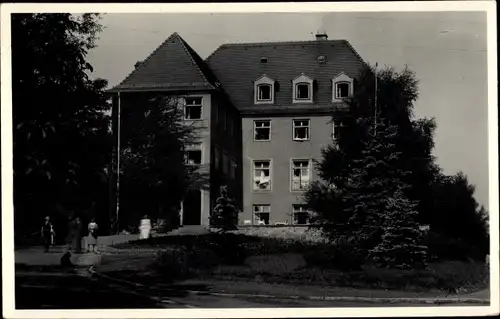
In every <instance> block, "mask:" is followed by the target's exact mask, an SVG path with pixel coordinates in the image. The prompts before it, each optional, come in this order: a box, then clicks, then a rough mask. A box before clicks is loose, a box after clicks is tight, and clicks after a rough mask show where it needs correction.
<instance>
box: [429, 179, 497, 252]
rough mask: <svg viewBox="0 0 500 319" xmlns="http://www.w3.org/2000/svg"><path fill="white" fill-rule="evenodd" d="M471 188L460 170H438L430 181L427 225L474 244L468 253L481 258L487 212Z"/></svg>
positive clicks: (486, 234) (486, 237) (486, 240)
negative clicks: (430, 216)
mask: <svg viewBox="0 0 500 319" xmlns="http://www.w3.org/2000/svg"><path fill="white" fill-rule="evenodd" d="M474 191H475V187H474V186H473V185H472V184H470V183H469V181H468V179H467V176H466V175H465V174H463V173H462V172H459V173H457V174H455V175H452V176H447V175H444V174H441V175H440V176H439V178H438V180H437V181H436V182H435V183H434V184H433V192H432V200H433V206H432V219H431V221H430V226H431V227H430V228H431V230H432V231H433V232H436V233H439V234H442V235H444V236H446V237H448V238H454V239H461V240H463V242H464V243H467V244H468V245H471V246H472V247H475V249H474V251H475V252H473V253H472V252H471V253H472V254H473V255H472V256H470V257H474V258H478V259H482V260H484V257H485V255H486V254H488V253H489V226H488V212H487V211H486V209H485V208H484V207H483V206H480V205H479V204H478V203H477V201H476V200H475V198H474Z"/></svg>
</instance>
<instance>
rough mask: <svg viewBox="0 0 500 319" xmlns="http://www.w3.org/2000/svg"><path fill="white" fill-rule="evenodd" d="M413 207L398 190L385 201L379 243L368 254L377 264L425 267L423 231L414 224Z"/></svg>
mask: <svg viewBox="0 0 500 319" xmlns="http://www.w3.org/2000/svg"><path fill="white" fill-rule="evenodd" d="M416 206H417V203H416V202H415V201H411V200H409V199H408V198H406V196H405V195H404V194H403V191H402V189H398V190H396V192H395V193H394V195H393V196H392V197H390V198H388V199H387V203H386V208H385V211H384V218H383V223H382V225H383V231H384V232H383V235H382V241H381V242H380V243H379V244H378V245H377V246H376V247H375V248H373V249H372V250H370V254H369V255H370V257H371V259H372V260H373V261H374V262H375V263H376V264H377V265H379V266H381V267H391V268H399V269H412V268H420V267H425V265H426V259H427V247H426V246H425V245H424V244H422V240H423V232H422V230H421V229H420V226H419V224H418V223H417V222H416V218H417V215H418V213H417V211H416V209H415V208H416Z"/></svg>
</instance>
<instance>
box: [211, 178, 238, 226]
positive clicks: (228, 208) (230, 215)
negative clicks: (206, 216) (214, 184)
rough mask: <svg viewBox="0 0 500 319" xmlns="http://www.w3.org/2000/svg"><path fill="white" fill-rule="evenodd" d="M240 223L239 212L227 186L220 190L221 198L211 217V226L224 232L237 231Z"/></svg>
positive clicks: (218, 199)
mask: <svg viewBox="0 0 500 319" xmlns="http://www.w3.org/2000/svg"><path fill="white" fill-rule="evenodd" d="M237 222H238V211H237V210H236V207H235V206H234V204H233V201H232V200H231V199H230V198H229V197H228V194H227V186H222V187H221V188H220V197H219V198H217V201H216V205H215V207H214V209H213V211H212V214H211V216H210V225H211V226H212V227H214V228H218V229H220V230H221V231H222V232H225V231H228V230H235V229H236V225H237Z"/></svg>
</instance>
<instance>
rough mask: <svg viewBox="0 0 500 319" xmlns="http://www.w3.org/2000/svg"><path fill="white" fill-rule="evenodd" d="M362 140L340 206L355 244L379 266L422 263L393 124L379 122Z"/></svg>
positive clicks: (413, 204)
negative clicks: (345, 215) (367, 137)
mask: <svg viewBox="0 0 500 319" xmlns="http://www.w3.org/2000/svg"><path fill="white" fill-rule="evenodd" d="M371 133H372V136H371V137H370V138H369V139H368V140H367V141H366V142H364V143H363V148H362V151H361V154H362V156H361V157H360V158H359V159H356V160H354V161H353V165H354V168H353V170H352V173H351V176H350V178H349V181H348V183H347V188H346V191H345V193H344V196H343V201H344V203H343V205H344V210H345V211H346V212H347V213H348V214H349V215H350V218H349V221H348V230H349V231H350V233H351V234H352V235H353V236H354V243H355V248H357V249H359V250H360V251H361V252H363V253H368V254H367V256H368V257H369V258H370V259H372V260H373V261H374V262H376V263H377V264H378V265H380V266H384V267H397V268H409V267H413V266H420V265H425V252H426V248H425V246H423V245H421V240H422V236H421V231H420V227H419V224H418V223H417V221H416V217H417V212H416V211H415V207H416V205H417V204H418V203H417V202H416V201H411V200H409V199H408V198H407V197H406V195H405V190H406V189H408V188H409V187H410V185H408V184H407V183H405V180H404V177H405V176H406V175H407V174H409V173H410V172H408V171H405V170H404V169H402V168H400V165H399V163H400V160H399V158H400V156H401V154H400V152H398V151H397V149H396V146H395V143H394V141H395V139H396V138H397V134H398V133H397V127H396V126H394V125H389V124H387V122H386V121H380V122H379V123H377V130H376V133H375V131H374V129H373V128H372V130H371Z"/></svg>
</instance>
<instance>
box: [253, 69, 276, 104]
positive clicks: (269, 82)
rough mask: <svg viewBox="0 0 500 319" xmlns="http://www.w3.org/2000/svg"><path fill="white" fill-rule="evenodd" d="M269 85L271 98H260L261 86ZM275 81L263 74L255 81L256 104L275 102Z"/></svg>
mask: <svg viewBox="0 0 500 319" xmlns="http://www.w3.org/2000/svg"><path fill="white" fill-rule="evenodd" d="M263 85H268V86H269V87H270V92H269V93H270V99H261V98H260V86H263ZM274 92H275V81H274V80H273V79H271V78H270V77H268V76H267V75H265V74H264V75H262V76H261V77H260V78H258V79H257V80H256V81H255V82H254V103H255V104H274Z"/></svg>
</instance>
